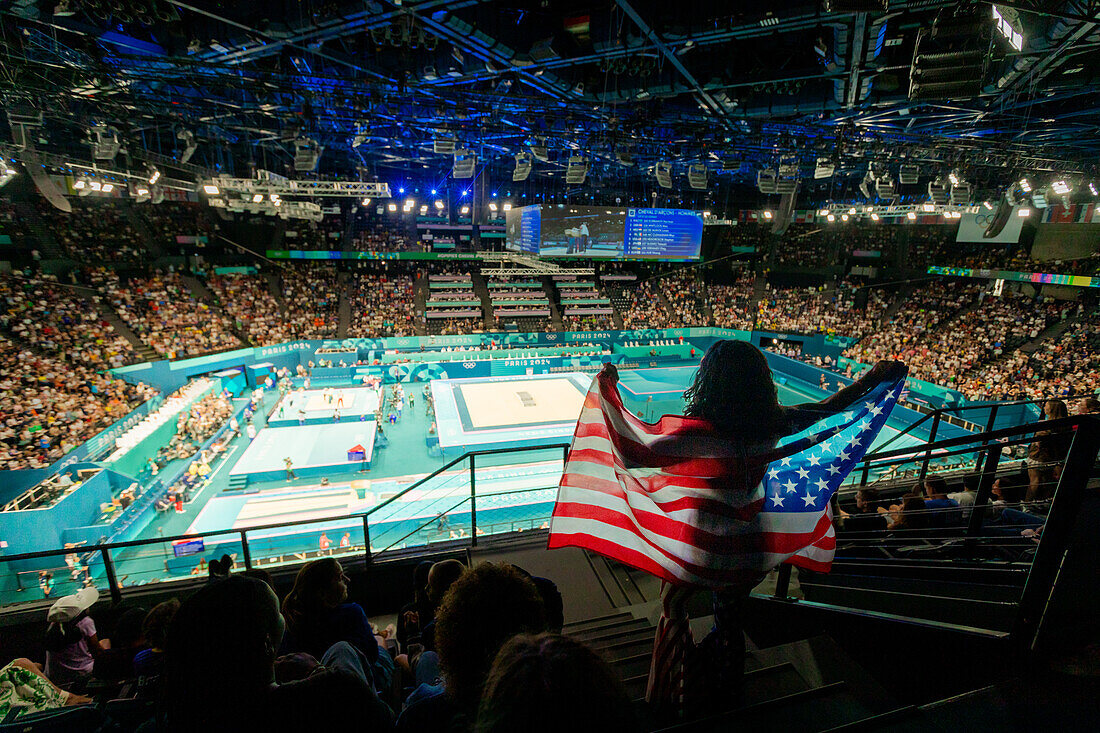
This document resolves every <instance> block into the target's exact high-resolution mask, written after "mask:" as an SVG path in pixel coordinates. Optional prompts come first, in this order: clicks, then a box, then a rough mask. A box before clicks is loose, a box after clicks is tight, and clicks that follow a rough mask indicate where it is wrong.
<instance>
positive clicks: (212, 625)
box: [157, 576, 392, 733]
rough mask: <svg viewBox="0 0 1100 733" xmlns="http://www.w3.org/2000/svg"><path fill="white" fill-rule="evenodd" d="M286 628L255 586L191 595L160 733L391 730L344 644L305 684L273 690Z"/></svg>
mask: <svg viewBox="0 0 1100 733" xmlns="http://www.w3.org/2000/svg"><path fill="white" fill-rule="evenodd" d="M283 628H284V624H283V617H282V615H281V614H280V613H279V599H278V598H276V596H275V594H274V593H273V592H272V590H271V589H270V588H269V587H267V585H265V584H264V583H262V582H260V581H258V580H254V579H252V578H245V577H242V576H232V577H229V578H226V579H224V580H219V581H216V582H213V583H209V584H208V585H206V586H204V587H203V588H202V589H201V590H199V591H198V592H197V593H195V595H193V596H191V598H189V599H188V600H187V601H185V602H184V603H183V604H182V605H181V606H180V609H179V611H178V612H177V613H176V616H175V618H174V619H173V621H172V626H171V628H170V630H169V633H168V640H167V646H166V648H165V655H166V656H165V674H164V682H163V685H164V687H163V691H164V694H163V696H162V703H161V710H160V712H159V714H158V718H157V720H158V725H157V731H158V732H174V731H181V732H183V731H186V732H188V733H194V732H195V731H206V730H219V731H221V730H224V731H231V730H239V731H245V730H262V731H265V732H267V733H273V732H275V731H292V732H293V733H300V732H301V731H303V730H317V731H328V730H356V731H368V732H373V731H385V730H389V729H390V728H391V726H392V722H391V721H392V717H391V715H390V713H389V710H388V708H386V706H385V705H384V704H383V703H382V702H381V701H380V700H379V699H378V696H377V695H376V694H375V693H374V691H373V690H372V689H371V686H370V684H369V682H368V679H369V678H368V676H367V675H368V673H367V672H365V668H366V665H367V662H366V659H365V658H364V657H363V656H362V654H361V653H359V652H358V650H356V649H355V648H354V647H352V646H351V645H350V644H347V643H346V642H340V643H337V644H334V645H333V646H332V647H331V648H329V649H328V650H326V652H325V654H324V656H322V658H321V665H320V666H313V667H312V670H311V673H310V674H309V675H308V676H306V677H305V678H304V679H300V680H298V681H294V682H287V683H284V684H276V682H275V662H276V650H277V649H278V648H279V640H280V639H281V638H282V635H283Z"/></svg>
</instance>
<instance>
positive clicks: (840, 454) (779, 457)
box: [549, 370, 904, 587]
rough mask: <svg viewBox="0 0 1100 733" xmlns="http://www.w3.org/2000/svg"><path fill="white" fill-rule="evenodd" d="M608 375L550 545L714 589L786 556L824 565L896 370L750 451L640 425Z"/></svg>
mask: <svg viewBox="0 0 1100 733" xmlns="http://www.w3.org/2000/svg"><path fill="white" fill-rule="evenodd" d="M616 382H617V377H616V376H614V375H612V374H611V373H609V372H608V371H607V370H604V371H603V372H601V373H600V374H599V375H597V377H596V378H595V379H594V380H593V382H592V386H591V388H590V389H589V391H588V395H587V396H586V397H585V402H584V407H583V409H582V410H581V415H580V419H579V420H578V422H577V429H576V432H575V434H574V436H573V443H572V446H571V447H570V451H569V455H568V458H567V459H566V463H565V470H564V472H563V474H562V478H561V482H560V484H559V486H558V498H557V504H556V506H555V507H554V515H553V519H552V521H551V525H550V540H549V547H551V548H554V547H565V546H573V547H582V548H585V549H589V550H593V551H595V552H598V553H600V554H602V555H605V556H607V557H609V558H611V559H613V560H616V561H618V562H621V563H624V564H626V565H629V566H632V567H635V568H638V569H640V570H644V571H646V572H649V573H651V574H653V575H655V576H657V577H659V578H661V579H663V580H666V581H669V582H672V583H676V584H680V585H695V586H703V587H722V586H726V585H730V584H733V583H737V582H739V581H743V580H744V579H745V578H746V577H749V576H751V575H755V574H759V573H760V572H763V571H767V570H770V569H772V568H774V567H775V566H776V565H778V564H780V563H782V562H789V563H791V564H792V565H797V566H799V567H804V568H808V569H812V570H817V571H822V572H827V571H828V570H829V568H830V566H831V563H832V559H833V552H834V549H835V545H836V542H835V534H834V531H833V523H832V510H831V509H830V507H829V499H830V498H831V497H832V495H833V493H834V492H835V491H836V490H837V488H838V487H839V486H840V484H841V482H842V481H843V480H844V479H845V477H847V475H848V474H849V473H850V472H851V471H852V469H853V468H854V467H855V466H856V464H857V463H858V462H859V461H860V460H861V459H862V458H863V455H864V453H866V451H867V449H868V448H869V447H870V445H871V444H872V442H873V441H874V439H875V437H876V436H877V435H878V433H879V431H880V430H881V429H882V426H883V425H885V424H886V419H887V417H888V416H889V415H890V410H891V409H892V408H893V406H894V404H895V403H896V402H897V399H898V396H899V394H900V393H901V390H902V388H903V386H904V374H903V375H902V376H901V377H900V378H899V377H898V376H897V375H896V374H895V375H893V376H892V377H891V379H890V381H888V382H881V383H879V384H877V385H872V386H870V387H869V388H868V389H866V390H863V391H861V393H860V394H859V395H858V397H859V399H858V400H857V401H855V402H853V403H852V404H850V405H845V406H840V411H839V412H823V413H822V417H821V419H820V420H818V421H817V422H816V423H814V424H812V425H811V426H810V427H809V428H807V429H805V430H803V431H802V432H799V433H797V434H795V435H791V436H787V437H785V438H783V439H781V440H780V445H779V446H778V447H777V448H776V449H774V450H771V451H768V452H766V453H763V454H759V455H756V456H747V457H746V456H742V455H739V453H740V450H739V449H738V448H737V446H735V445H734V444H733V443H732V442H731V441H729V440H727V439H724V438H723V437H721V436H720V435H719V434H717V433H715V431H714V430H713V429H712V428H711V426H710V423H708V422H707V421H705V420H701V419H698V418H690V417H681V416H673V415H666V416H664V417H662V418H661V419H660V421H658V422H657V423H656V424H649V423H645V422H643V421H642V420H640V419H639V418H637V417H635V416H634V415H633V414H631V413H630V411H629V410H627V409H625V408H624V406H623V403H622V397H621V396H620V395H619V392H618V388H617V386H616ZM737 486H743V487H745V489H744V490H738V489H737V488H734V487H737Z"/></svg>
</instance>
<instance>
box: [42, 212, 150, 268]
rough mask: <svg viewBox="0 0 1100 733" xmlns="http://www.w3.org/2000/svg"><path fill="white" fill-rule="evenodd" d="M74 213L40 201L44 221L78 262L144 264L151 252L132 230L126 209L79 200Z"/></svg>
mask: <svg viewBox="0 0 1100 733" xmlns="http://www.w3.org/2000/svg"><path fill="white" fill-rule="evenodd" d="M72 204H73V210H72V212H70V213H68V214H66V213H64V212H61V211H58V210H57V209H54V208H53V206H52V205H51V204H50V203H48V202H47V201H46V200H45V199H38V207H39V211H40V212H41V213H42V217H41V220H42V221H43V222H46V223H47V225H49V226H50V227H51V229H52V230H53V236H54V239H56V240H57V243H58V244H60V245H61V246H62V247H63V248H64V249H65V252H66V253H67V254H68V255H69V256H70V257H72V258H73V259H74V260H76V261H77V262H140V261H143V260H144V259H146V257H147V255H148V250H147V249H146V248H145V245H144V244H143V243H142V241H141V236H140V235H139V234H138V232H137V231H136V230H135V229H134V228H133V227H132V226H130V220H129V218H128V217H127V215H126V212H125V210H124V209H122V208H121V207H119V206H116V205H115V204H114V202H89V201H85V200H82V199H75V200H73V202H72Z"/></svg>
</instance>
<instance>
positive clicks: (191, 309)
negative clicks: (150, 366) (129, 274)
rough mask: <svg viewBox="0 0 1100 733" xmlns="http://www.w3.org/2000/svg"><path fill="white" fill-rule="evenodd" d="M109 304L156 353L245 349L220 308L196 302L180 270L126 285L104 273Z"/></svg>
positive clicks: (170, 354)
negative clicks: (241, 347) (239, 347)
mask: <svg viewBox="0 0 1100 733" xmlns="http://www.w3.org/2000/svg"><path fill="white" fill-rule="evenodd" d="M103 276H104V283H103V287H104V290H105V294H106V296H107V299H108V301H109V302H110V304H111V305H112V306H113V307H114V309H115V310H116V311H117V312H118V314H119V316H120V317H121V318H122V320H123V321H125V322H126V324H127V325H128V326H129V327H130V328H131V329H132V330H133V331H134V333H135V334H137V336H138V338H140V339H141V340H142V341H143V342H144V343H146V344H148V345H149V346H150V347H152V348H153V350H155V351H156V352H157V353H158V354H162V355H164V356H166V357H167V358H169V359H179V358H183V357H185V356H198V355H199V354H205V353H209V352H212V351H221V350H224V349H231V348H234V347H238V346H240V345H241V342H240V339H238V338H237V337H236V335H234V334H233V331H232V328H231V324H230V323H229V320H228V319H227V318H226V317H225V315H224V314H223V313H222V312H221V310H220V309H219V308H217V307H216V306H212V305H210V304H208V303H204V302H202V301H200V300H199V299H197V298H196V297H195V296H194V295H193V294H192V293H191V290H190V288H188V286H187V284H186V283H185V282H184V281H183V279H182V277H181V276H180V274H179V273H177V272H172V271H170V270H169V271H168V272H156V273H154V274H152V275H151V276H149V277H145V278H133V279H130V280H128V281H127V282H125V283H123V282H122V281H121V280H120V279H119V278H118V277H117V276H113V275H112V274H111V273H103Z"/></svg>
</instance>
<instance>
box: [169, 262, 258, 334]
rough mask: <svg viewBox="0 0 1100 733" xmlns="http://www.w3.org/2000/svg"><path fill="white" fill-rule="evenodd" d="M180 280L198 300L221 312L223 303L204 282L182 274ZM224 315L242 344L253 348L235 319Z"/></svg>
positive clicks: (226, 314)
mask: <svg viewBox="0 0 1100 733" xmlns="http://www.w3.org/2000/svg"><path fill="white" fill-rule="evenodd" d="M180 280H182V281H183V283H184V284H185V285H186V286H187V288H188V289H189V290H190V291H191V295H193V296H194V297H195V299H196V300H199V301H202V302H203V303H206V304H207V305H209V306H210V307H211V308H217V309H218V310H221V301H220V300H218V296H216V295H214V292H213V291H212V290H210V288H208V287H206V283H204V282H203V281H202V280H200V279H198V278H197V277H195V276H193V275H182V274H181V275H180ZM222 315H223V316H225V320H226V322H228V323H229V324H230V326H231V330H232V332H233V335H234V336H236V337H237V338H238V339H239V340H240V342H241V343H242V344H244V345H246V346H251V345H252V342H251V341H249V340H248V334H246V333H244V332H243V331H241V330H240V329H238V328H237V326H236V323H235V322H234V320H233V318H232V317H230V316H229V314H228V313H225V312H224V311H223V313H222Z"/></svg>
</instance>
